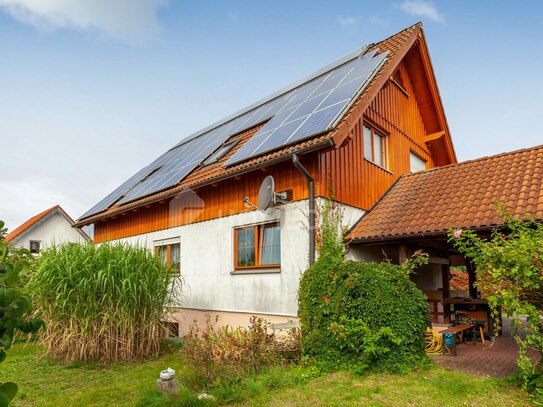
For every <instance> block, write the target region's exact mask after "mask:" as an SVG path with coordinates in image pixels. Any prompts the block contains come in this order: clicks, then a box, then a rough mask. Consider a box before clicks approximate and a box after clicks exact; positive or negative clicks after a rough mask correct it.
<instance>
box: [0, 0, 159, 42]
mask: <svg viewBox="0 0 543 407" xmlns="http://www.w3.org/2000/svg"><path fill="white" fill-rule="evenodd" d="M167 2H168V0H0V9H3V10H4V11H5V12H6V13H8V14H9V15H11V16H12V17H13V18H15V19H17V20H19V21H21V22H23V23H25V24H29V25H32V26H34V27H36V28H38V29H40V30H44V31H53V30H57V29H73V30H77V31H83V32H97V33H100V34H102V35H105V36H106V37H110V38H114V39H117V40H121V41H127V42H141V41H143V40H145V39H147V38H149V37H150V36H152V35H153V34H155V33H156V32H157V31H158V29H159V22H158V19H157V16H156V12H157V9H158V8H159V7H161V6H164V5H165V4H167Z"/></svg>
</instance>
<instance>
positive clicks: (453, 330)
mask: <svg viewBox="0 0 543 407" xmlns="http://www.w3.org/2000/svg"><path fill="white" fill-rule="evenodd" d="M473 328H475V324H460V325H455V326H451V327H450V328H447V329H444V330H443V331H441V332H440V334H441V337H442V339H443V353H445V334H451V335H454V337H453V346H452V349H451V354H452V356H456V335H457V334H460V340H461V341H462V342H464V332H466V331H467V330H469V329H473Z"/></svg>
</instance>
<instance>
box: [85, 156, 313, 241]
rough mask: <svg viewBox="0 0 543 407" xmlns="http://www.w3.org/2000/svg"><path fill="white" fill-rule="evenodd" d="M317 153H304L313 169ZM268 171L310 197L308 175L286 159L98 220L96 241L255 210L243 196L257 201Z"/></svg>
mask: <svg viewBox="0 0 543 407" xmlns="http://www.w3.org/2000/svg"><path fill="white" fill-rule="evenodd" d="M314 157H315V156H314V155H313V156H308V157H302V163H303V165H304V166H306V168H307V169H308V170H309V171H310V172H311V173H316V172H317V167H316V160H315V159H314ZM267 175H273V177H274V179H275V189H276V191H283V190H287V189H292V190H293V199H294V200H301V199H306V198H307V197H308V194H309V192H308V188H307V181H306V180H305V178H303V176H302V175H301V174H300V173H299V172H298V170H297V169H296V168H294V166H293V164H292V163H291V162H284V163H281V164H278V165H275V166H273V167H270V168H268V169H267V170H265V171H262V170H256V171H254V172H251V173H249V174H246V175H243V176H240V177H237V178H232V179H229V180H226V181H223V182H220V183H217V184H216V185H215V186H212V185H210V186H207V187H203V188H200V189H198V190H195V191H186V192H184V193H181V194H179V195H177V196H176V197H174V198H173V199H169V200H164V201H161V202H157V203H154V204H151V205H148V206H144V207H141V208H138V209H136V210H132V211H127V212H125V213H123V214H122V215H119V216H116V217H115V218H109V219H106V220H104V221H99V222H97V223H96V224H95V229H94V241H95V242H96V243H100V242H104V241H106V240H113V239H120V238H123V237H127V236H134V235H139V234H142V233H148V232H152V231H156V230H161V229H167V228H171V227H175V226H181V225H186V224H189V223H195V222H201V221H204V220H209V219H215V218H220V217H223V216H228V215H234V214H237V213H242V212H248V211H251V210H254V209H252V208H247V207H246V206H245V205H244V204H243V202H242V199H243V197H245V196H248V197H249V198H250V201H251V202H253V203H255V204H256V202H257V201H258V190H259V188H260V183H261V182H262V180H263V179H264V177H266V176H267Z"/></svg>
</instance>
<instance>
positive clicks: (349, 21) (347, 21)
mask: <svg viewBox="0 0 543 407" xmlns="http://www.w3.org/2000/svg"><path fill="white" fill-rule="evenodd" d="M337 22H338V23H339V25H340V26H341V27H342V28H345V27H353V26H355V25H358V18H356V17H338V19H337Z"/></svg>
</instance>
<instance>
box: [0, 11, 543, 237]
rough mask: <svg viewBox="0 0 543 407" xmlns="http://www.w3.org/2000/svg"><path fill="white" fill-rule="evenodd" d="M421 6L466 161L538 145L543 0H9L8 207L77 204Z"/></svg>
mask: <svg viewBox="0 0 543 407" xmlns="http://www.w3.org/2000/svg"><path fill="white" fill-rule="evenodd" d="M417 21H422V22H423V24H424V31H425V35H426V39H427V42H428V46H429V49H430V55H431V58H432V63H433V67H434V71H435V74H436V77H437V82H438V86H439V90H440V94H441V98H442V101H443V105H444V108H445V112H446V115H447V119H448V123H449V128H450V131H451V135H452V138H453V143H454V146H455V149H456V153H457V156H458V159H459V161H463V160H467V159H473V158H477V157H481V156H486V155H492V154H496V153H500V152H505V151H512V150H516V149H519V148H525V147H530V146H534V145H538V144H543V131H541V130H540V127H541V126H540V117H541V116H542V114H543V98H542V95H543V80H542V75H541V66H543V24H542V21H543V2H542V1H536V0H534V1H519V2H512V1H507V2H505V1H504V2H496V1H482V0H481V1H472V0H470V1H463V0H456V1H437V0H435V1H433V2H431V1H426V0H391V1H387V0H383V1H374V0H372V1H362V0H356V1H340V0H335V1H333V2H332V1H318V0H314V1H292V0H290V1H282V0H276V1H216V2H211V1H198V2H194V1H175V0H170V1H168V0H116V1H110V0H0V219H2V220H4V221H5V222H6V225H7V226H8V228H9V229H13V228H15V227H16V226H18V225H19V224H21V223H22V222H24V221H25V220H26V219H28V218H29V217H31V216H33V215H35V214H37V213H39V212H41V211H43V210H45V209H47V208H49V207H51V206H54V205H56V204H57V203H58V204H60V205H61V206H62V207H63V208H64V209H65V210H66V211H67V212H68V213H69V214H70V215H71V216H72V217H73V218H76V219H77V218H78V217H79V216H81V215H82V214H83V213H84V212H85V211H86V210H88V209H89V208H90V207H91V206H93V205H94V204H95V203H96V202H98V201H99V200H100V199H102V198H103V197H104V196H106V195H107V194H108V193H110V192H111V191H112V190H113V189H115V188H116V187H117V186H118V185H120V184H121V183H122V182H123V181H125V180H126V179H128V178H129V177H130V176H131V175H133V174H134V173H135V172H137V171H138V170H139V169H141V168H142V167H143V166H145V165H147V164H149V163H150V162H151V161H153V160H154V159H155V158H157V157H158V156H159V155H160V154H162V153H163V152H165V151H166V150H167V149H169V148H170V147H172V146H173V145H175V144H176V143H178V142H179V141H180V140H181V139H183V138H184V137H186V136H188V135H190V134H192V133H194V132H196V131H198V130H199V129H201V128H203V127H206V126H207V125H209V124H211V123H212V122H214V121H216V120H219V119H221V118H223V117H225V116H227V115H229V114H230V113H232V112H235V111H237V110H239V109H241V108H243V107H245V106H247V105H249V104H251V103H253V102H255V101H256V100H259V99H261V98H263V97H265V96H267V95H268V94H270V93H272V92H274V91H276V90H278V89H281V88H283V87H285V86H286V85H288V84H289V83H291V82H294V81H296V80H298V79H300V78H303V77H305V76H307V75H308V74H309V73H311V72H313V71H315V70H317V69H319V68H321V67H322V66H324V65H326V64H328V63H330V62H332V61H334V60H335V59H338V58H340V57H342V56H343V55H345V54H348V53H349V52H351V51H353V50H355V49H357V48H359V47H360V46H362V45H364V44H368V43H372V42H377V41H380V40H382V39H384V38H386V37H388V36H390V35H392V34H394V33H396V32H398V31H400V30H402V29H404V28H406V27H408V26H410V25H412V24H414V23H416V22H417Z"/></svg>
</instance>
